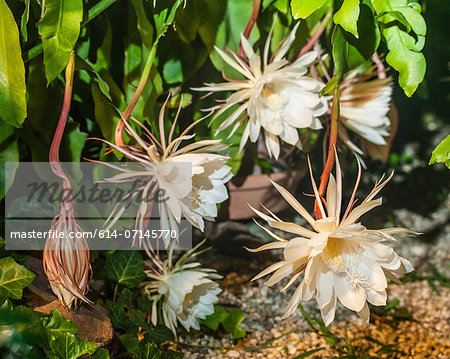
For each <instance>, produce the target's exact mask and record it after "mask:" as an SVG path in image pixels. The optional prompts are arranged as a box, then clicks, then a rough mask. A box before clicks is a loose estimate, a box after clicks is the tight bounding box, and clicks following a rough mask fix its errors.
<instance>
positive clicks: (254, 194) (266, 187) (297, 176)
mask: <svg viewBox="0 0 450 359" xmlns="http://www.w3.org/2000/svg"><path fill="white" fill-rule="evenodd" d="M305 174H306V168H305V169H303V170H289V171H285V172H278V173H271V174H270V175H266V174H260V175H250V176H246V177H235V178H233V179H232V180H231V181H230V182H228V184H227V187H228V193H229V199H228V201H226V202H224V203H223V204H222V206H221V208H220V212H219V218H222V219H232V220H233V219H234V220H236V219H249V218H252V217H255V213H254V212H253V211H252V210H251V208H250V207H249V206H248V205H249V204H250V205H251V206H252V207H254V208H256V209H259V210H261V211H263V212H264V211H265V210H264V208H263V207H262V206H261V204H263V205H264V206H265V207H267V208H269V209H270V210H271V211H272V212H274V213H278V212H280V211H282V210H284V209H286V208H287V207H288V206H289V204H288V203H287V202H286V201H285V200H284V199H283V197H281V195H280V193H279V192H278V191H277V190H276V189H275V187H274V186H273V185H272V183H271V182H270V181H269V178H270V179H271V180H272V181H274V182H276V183H278V184H280V185H281V186H283V187H284V188H286V189H287V190H288V191H289V192H291V193H295V190H296V189H297V186H298V183H299V182H300V180H301V179H302V178H303V177H304V176H305Z"/></svg>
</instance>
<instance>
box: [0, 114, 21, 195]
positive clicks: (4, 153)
mask: <svg viewBox="0 0 450 359" xmlns="http://www.w3.org/2000/svg"><path fill="white" fill-rule="evenodd" d="M19 158H20V156H19V146H18V145H17V136H16V135H15V133H14V128H13V127H11V126H9V125H7V124H6V123H1V122H0V200H1V199H2V198H3V197H4V196H5V194H6V192H7V191H8V189H9V188H10V187H11V185H12V184H13V182H14V176H15V173H16V171H17V168H18V167H19V163H18V162H19ZM5 162H14V163H10V164H9V165H8V175H7V176H6V173H5V171H6V168H5Z"/></svg>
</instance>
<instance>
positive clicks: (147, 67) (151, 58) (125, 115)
mask: <svg viewBox="0 0 450 359" xmlns="http://www.w3.org/2000/svg"><path fill="white" fill-rule="evenodd" d="M157 45H158V41H155V42H154V43H153V46H152V49H151V50H150V53H149V55H148V58H147V62H146V63H145V67H144V71H143V72H142V75H141V79H140V80H139V84H138V87H137V88H136V91H135V92H134V94H133V97H132V98H131V100H130V103H129V104H128V106H127V108H126V109H125V112H124V113H123V115H122V119H121V120H120V122H119V123H118V124H117V127H116V132H115V137H114V138H115V142H116V145H117V146H120V147H122V146H124V145H125V144H124V142H123V137H122V136H123V130H124V128H125V122H124V121H127V120H128V119H129V118H130V116H131V113H132V112H133V110H134V108H135V107H136V104H137V102H138V100H139V97H140V96H141V95H142V92H143V91H144V88H145V85H146V84H147V80H148V77H149V75H150V70H151V69H152V66H153V62H154V61H155V56H156V47H157Z"/></svg>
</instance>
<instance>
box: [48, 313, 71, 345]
mask: <svg viewBox="0 0 450 359" xmlns="http://www.w3.org/2000/svg"><path fill="white" fill-rule="evenodd" d="M42 325H43V326H44V327H45V328H47V329H48V333H49V340H54V339H55V338H57V337H59V336H60V335H63V334H64V333H71V334H74V335H75V334H77V332H78V327H77V326H76V325H75V324H73V323H72V322H71V321H70V320H68V319H66V318H64V317H63V316H62V314H61V312H60V311H59V310H58V309H53V310H52V311H51V312H50V317H48V318H46V320H43V322H42Z"/></svg>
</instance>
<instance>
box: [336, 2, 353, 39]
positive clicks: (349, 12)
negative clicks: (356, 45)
mask: <svg viewBox="0 0 450 359" xmlns="http://www.w3.org/2000/svg"><path fill="white" fill-rule="evenodd" d="M358 18H359V0H344V2H343V3H342V6H341V7H340V9H339V10H338V11H337V12H336V13H335V14H334V16H333V21H334V23H335V24H339V25H341V26H342V28H343V29H344V30H345V31H348V32H350V33H351V34H353V35H354V36H355V37H356V38H358V37H359V35H358V26H357V22H358Z"/></svg>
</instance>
